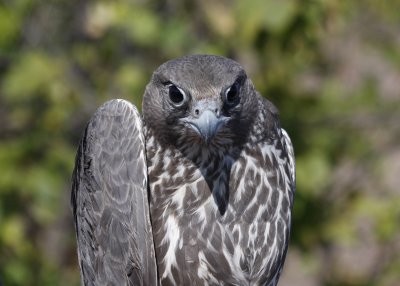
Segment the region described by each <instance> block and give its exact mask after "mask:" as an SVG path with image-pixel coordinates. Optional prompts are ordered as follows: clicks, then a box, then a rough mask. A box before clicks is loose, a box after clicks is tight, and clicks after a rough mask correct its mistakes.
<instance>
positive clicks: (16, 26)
mask: <svg viewBox="0 0 400 286" xmlns="http://www.w3.org/2000/svg"><path fill="white" fill-rule="evenodd" d="M399 11H400V1H373V0H365V1H333V0H326V1H323V0H314V1H307V0H301V1H300V0H298V1H284V0H250V1H239V0H237V1H227V0H226V1H211V0H206V1H200V0H197V1H196V0H195V1H172V0H165V1H144V0H143V1H139V0H136V1H135V0H131V1H128V0H125V1H122V0H119V1H89V0H48V1H45V0H43V1H34V0H0V277H1V280H2V281H3V284H4V285H11V286H12V285H78V284H79V272H78V262H77V257H76V245H75V236H74V229H73V223H72V215H71V209H70V206H69V198H70V177H71V172H72V169H73V165H74V157H75V151H76V147H77V144H78V140H79V138H80V136H81V134H82V131H83V129H84V126H85V124H86V122H87V121H88V119H89V118H90V115H91V114H92V113H93V112H94V111H95V109H96V108H97V107H98V106H99V105H100V104H102V103H103V102H104V101H106V100H108V99H111V98H125V99H128V100H130V101H132V102H133V103H134V104H136V105H137V106H140V104H141V97H142V94H143V90H144V88H145V85H146V83H147V81H148V80H149V77H150V76H151V73H152V71H153V70H155V68H156V67H157V66H159V65H160V64H161V63H163V62H164V61H166V60H168V59H171V58H175V57H179V56H182V55H185V54H193V53H211V54H218V55H224V56H227V57H231V58H233V59H235V60H237V61H239V62H240V63H241V64H242V65H243V66H244V67H245V69H246V70H247V72H248V74H249V75H250V77H251V78H252V79H253V81H254V83H255V85H256V87H257V89H258V90H259V91H260V92H261V93H262V94H263V95H264V96H265V97H267V98H269V99H270V100H271V101H273V102H274V103H275V105H277V107H278V108H279V110H280V112H281V120H282V126H283V127H284V128H285V129H286V130H287V131H288V133H289V134H290V136H291V137H292V140H293V143H294V146H295V152H296V160H297V179H298V181H297V193H296V200H295V208H294V221H293V228H292V229H293V231H292V239H291V245H290V249H289V253H288V257H287V262H286V266H285V269H284V273H283V276H282V279H281V283H280V285H300V286H313V285H324V286H331V285H332V286H333V285H349V286H350V285H366V286H367V285H368V286H375V285H384V286H386V285H388V286H389V285H390V286H395V285H399V284H398V283H399V281H400V231H399V228H400V190H399V189H400V188H399V185H400V148H399V145H400V144H399V143H400V140H399V139H400V127H399V125H400V12H399Z"/></svg>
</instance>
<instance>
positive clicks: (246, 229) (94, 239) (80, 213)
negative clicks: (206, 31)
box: [72, 55, 295, 285]
mask: <svg viewBox="0 0 400 286" xmlns="http://www.w3.org/2000/svg"><path fill="white" fill-rule="evenodd" d="M143 123H144V124H143V125H144V126H143V128H142V120H141V119H140V117H139V115H138V113H137V111H136V109H135V107H134V106H132V105H131V104H130V103H128V102H126V101H122V100H114V101H110V102H108V103H106V104H105V105H103V106H102V107H101V108H100V109H99V110H98V111H97V112H96V114H95V115H94V117H93V118H92V119H91V121H90V122H89V124H88V127H87V129H86V132H85V134H84V136H83V139H82V141H81V144H80V147H79V150H78V155H77V159H76V168H75V171H74V176H73V181H74V184H73V191H72V205H73V209H74V215H75V224H76V230H77V240H78V253H79V262H80V266H81V271H82V279H83V282H85V284H86V285H92V284H93V285H108V284H113V285H156V284H157V283H159V282H160V283H161V285H207V284H208V285H276V284H277V282H278V279H279V275H280V272H281V269H282V266H283V263H284V260H285V255H286V251H287V246H288V241H289V234H290V221H291V209H292V205H293V195H294V190H295V169H294V168H295V166H294V155H293V148H292V145H291V142H290V139H289V137H288V135H287V134H286V132H285V131H284V130H283V129H281V128H280V124H279V118H278V111H277V109H276V108H275V107H274V106H273V105H272V103H270V102H269V101H267V100H266V99H264V98H262V97H261V96H260V95H259V94H258V93H257V91H256V90H255V89H254V87H253V84H252V82H251V81H250V79H248V78H247V76H246V74H245V72H244V70H243V69H242V68H241V66H240V65H239V64H237V63H236V62H234V61H232V60H229V59H226V58H223V57H218V56H208V55H197V56H187V57H183V58H180V59H176V60H172V61H169V62H167V63H165V64H163V65H162V66H161V67H159V68H158V69H157V70H156V71H155V72H154V74H153V76H152V79H151V81H150V83H149V84H148V86H147V88H146V92H145V95H144V99H143ZM145 152H146V159H147V160H145ZM146 164H147V169H146ZM147 188H148V194H149V196H148V194H147ZM148 202H149V204H148ZM150 217H151V220H150ZM153 246H154V247H153ZM154 253H155V255H154ZM156 265H157V266H156ZM156 272H157V273H158V277H157V275H156V274H155V273H156ZM157 281H158V282H157Z"/></svg>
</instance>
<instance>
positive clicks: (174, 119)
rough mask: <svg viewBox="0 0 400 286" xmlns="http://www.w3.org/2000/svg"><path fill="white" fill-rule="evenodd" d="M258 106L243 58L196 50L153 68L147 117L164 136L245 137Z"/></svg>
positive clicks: (184, 139)
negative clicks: (195, 52)
mask: <svg viewBox="0 0 400 286" xmlns="http://www.w3.org/2000/svg"><path fill="white" fill-rule="evenodd" d="M257 106H258V101H257V92H256V91H255V89H254V87H253V84H252V82H251V80H250V79H248V78H247V75H246V73H245V71H244V70H243V68H242V67H241V66H240V65H239V64H238V63H236V62H235V61H233V60H230V59H227V58H224V57H221V56H211V55H191V56H185V57H182V58H178V59H174V60H171V61H168V62H166V63H164V64H163V65H161V66H160V67H159V68H158V69H157V70H156V71H155V72H154V74H153V76H152V78H151V81H150V83H149V84H148V85H147V87H146V91H145V95H144V99H143V117H144V122H145V124H146V126H148V127H149V128H151V129H152V130H153V131H154V135H155V136H157V137H158V139H159V140H161V141H163V142H166V143H169V144H173V145H179V144H193V145H202V146H204V145H205V146H210V145H215V146H221V145H226V144H228V145H229V144H240V143H241V142H244V140H245V139H246V137H247V134H248V132H249V128H250V124H251V122H252V121H253V120H254V118H255V116H256V114H257Z"/></svg>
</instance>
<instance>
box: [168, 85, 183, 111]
mask: <svg viewBox="0 0 400 286" xmlns="http://www.w3.org/2000/svg"><path fill="white" fill-rule="evenodd" d="M168 95H169V99H170V100H171V101H172V102H173V103H174V104H175V105H177V106H180V105H182V104H183V103H184V101H185V99H186V95H185V92H184V91H183V90H182V89H180V88H179V87H177V86H176V85H174V84H170V85H168Z"/></svg>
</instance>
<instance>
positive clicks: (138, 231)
mask: <svg viewBox="0 0 400 286" xmlns="http://www.w3.org/2000/svg"><path fill="white" fill-rule="evenodd" d="M142 129H143V127H142V120H141V118H140V115H139V113H138V111H137V109H136V108H135V106H133V105H132V104H131V103H129V102H127V101H125V100H112V101H108V102H106V103H105V104H104V105H102V106H101V107H100V108H99V109H98V110H97V111H96V113H95V114H94V115H93V117H92V118H91V120H90V121H89V123H88V125H87V127H86V130H85V133H84V135H83V138H82V139H81V141H80V144H79V148H78V153H77V156H76V162H75V170H74V173H73V178H72V179H73V183H72V196H71V203H72V207H73V213H74V219H75V228H76V236H77V241H78V257H79V264H80V268H81V277H82V284H83V285H156V284H157V268H156V261H155V254H154V245H153V236H152V231H151V223H150V215H149V203H148V194H147V166H146V157H145V141H144V136H143V130H142Z"/></svg>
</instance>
